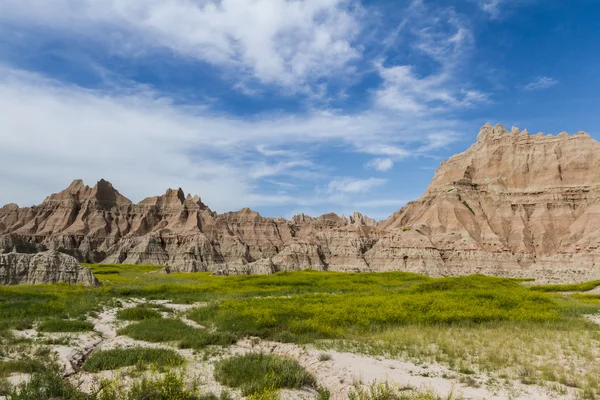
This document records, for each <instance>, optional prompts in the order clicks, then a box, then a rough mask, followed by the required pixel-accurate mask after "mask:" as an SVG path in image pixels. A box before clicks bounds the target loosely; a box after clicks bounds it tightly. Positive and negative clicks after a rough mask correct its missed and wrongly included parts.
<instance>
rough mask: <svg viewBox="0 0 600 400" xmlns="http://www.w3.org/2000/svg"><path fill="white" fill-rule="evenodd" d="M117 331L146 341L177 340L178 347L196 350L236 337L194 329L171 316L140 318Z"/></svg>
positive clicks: (235, 339)
mask: <svg viewBox="0 0 600 400" xmlns="http://www.w3.org/2000/svg"><path fill="white" fill-rule="evenodd" d="M118 333H119V335H127V336H129V337H131V338H133V339H136V340H144V341H147V342H178V343H179V348H182V349H190V348H191V349H196V350H200V349H203V348H205V347H206V346H211V345H217V346H229V345H231V344H234V343H235V342H236V341H237V339H238V337H237V336H236V335H234V334H231V333H227V332H209V331H207V330H204V329H196V328H193V327H191V326H189V325H187V324H186V323H184V322H183V321H181V320H179V319H173V318H160V319H156V318H155V319H146V320H142V321H140V322H137V323H135V324H131V325H128V326H126V327H124V328H122V329H120V330H119V332H118Z"/></svg>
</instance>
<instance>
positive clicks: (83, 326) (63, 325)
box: [38, 319, 94, 332]
mask: <svg viewBox="0 0 600 400" xmlns="http://www.w3.org/2000/svg"><path fill="white" fill-rule="evenodd" d="M93 329H94V325H93V324H92V323H91V322H88V321H80V320H64V319H51V320H47V321H43V322H41V323H40V325H39V326H38V330H39V331H40V332H85V331H91V330H93Z"/></svg>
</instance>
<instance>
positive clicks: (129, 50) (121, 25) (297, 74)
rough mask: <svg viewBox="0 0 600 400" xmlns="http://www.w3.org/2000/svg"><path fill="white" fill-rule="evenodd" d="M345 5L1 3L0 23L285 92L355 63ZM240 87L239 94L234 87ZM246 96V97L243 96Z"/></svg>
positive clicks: (262, 0) (352, 8) (351, 7)
mask: <svg viewBox="0 0 600 400" xmlns="http://www.w3.org/2000/svg"><path fill="white" fill-rule="evenodd" d="M360 15H361V11H360V8H359V7H358V6H357V5H356V4H353V3H352V1H350V0H304V1H293V0H203V1H189V0H145V1H139V0H77V1H73V0H54V1H51V2H49V1H46V0H3V1H2V2H1V3H0V21H2V20H5V21H18V22H20V23H23V22H27V23H32V24H37V25H40V26H44V27H50V28H55V29H59V30H61V31H71V32H72V33H73V34H83V35H93V36H94V37H97V38H103V40H107V41H110V44H111V46H113V48H114V50H115V51H119V52H122V53H125V54H127V55H128V56H131V55H135V54H136V53H139V52H140V51H144V50H145V49H152V48H165V49H169V50H171V51H173V52H175V53H177V54H179V55H182V56H185V57H192V58H195V59H199V60H202V61H205V62H207V63H210V64H214V65H217V66H220V67H227V68H231V69H232V70H234V71H235V72H234V73H233V74H234V75H235V76H236V77H239V78H241V80H242V81H243V80H244V77H252V78H254V79H257V80H258V81H260V82H261V83H266V84H276V85H280V86H283V87H286V88H287V89H289V90H299V89H303V88H305V86H304V85H305V84H306V83H307V82H313V81H316V80H318V79H320V78H327V77H332V76H336V74H337V73H339V71H340V70H341V69H345V68H347V65H348V63H350V62H351V61H352V60H355V59H356V58H358V57H359V56H360V49H358V48H357V47H356V46H354V43H353V41H354V39H355V38H356V37H357V36H358V34H359V32H360V23H359V19H360ZM240 87H245V85H244V84H241V86H240ZM249 90H251V89H249Z"/></svg>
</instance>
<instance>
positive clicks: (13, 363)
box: [0, 358, 44, 376]
mask: <svg viewBox="0 0 600 400" xmlns="http://www.w3.org/2000/svg"><path fill="white" fill-rule="evenodd" d="M43 370H44V365H43V364H42V363H41V362H40V361H38V360H33V359H31V358H21V359H18V360H10V361H0V376H8V375H10V374H14V373H23V374H31V373H34V372H41V371H43Z"/></svg>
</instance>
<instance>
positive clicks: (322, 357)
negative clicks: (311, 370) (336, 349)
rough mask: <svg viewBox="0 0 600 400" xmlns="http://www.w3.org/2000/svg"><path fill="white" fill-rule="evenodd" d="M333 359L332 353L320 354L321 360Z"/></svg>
mask: <svg viewBox="0 0 600 400" xmlns="http://www.w3.org/2000/svg"><path fill="white" fill-rule="evenodd" d="M329 360H331V354H327V353H321V354H319V361H329Z"/></svg>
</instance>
